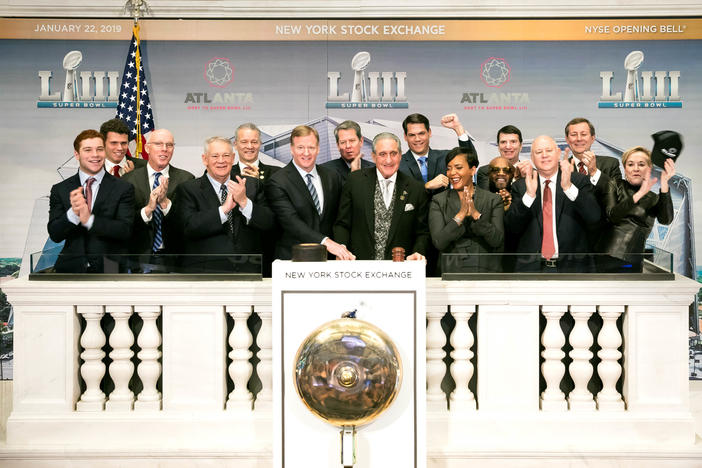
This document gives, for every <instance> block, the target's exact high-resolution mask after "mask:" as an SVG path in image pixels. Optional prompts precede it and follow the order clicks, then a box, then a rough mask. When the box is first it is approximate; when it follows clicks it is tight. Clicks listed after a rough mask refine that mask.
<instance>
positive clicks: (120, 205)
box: [47, 130, 134, 273]
mask: <svg viewBox="0 0 702 468" xmlns="http://www.w3.org/2000/svg"><path fill="white" fill-rule="evenodd" d="M73 149H74V155H75V158H76V159H77V160H78V173H77V174H76V175H74V176H72V177H69V178H68V179H66V180H64V181H63V182H59V183H58V184H56V185H54V186H53V187H51V196H50V199H49V223H48V225H47V229H48V231H49V237H51V240H52V241H54V242H62V241H65V244H64V246H63V249H62V250H61V253H60V254H59V257H58V259H57V260H56V265H55V269H56V272H58V273H85V272H89V273H102V272H105V271H106V270H108V272H115V273H116V272H117V265H118V264H119V263H121V262H120V258H119V257H117V256H116V257H113V258H112V259H111V260H112V261H113V262H114V266H113V267H112V266H110V265H109V262H108V264H106V263H105V261H104V260H105V257H106V256H109V255H110V254H124V253H126V252H127V240H128V239H129V236H130V235H131V232H132V222H133V219H134V187H132V186H131V185H130V184H128V183H126V182H123V181H121V180H118V179H116V178H114V177H112V176H111V175H109V174H107V173H106V172H105V170H104V168H103V164H104V161H105V139H104V137H103V136H102V134H100V133H99V132H97V131H96V130H84V131H82V132H81V133H79V134H78V136H77V137H76V138H75V140H74V142H73Z"/></svg>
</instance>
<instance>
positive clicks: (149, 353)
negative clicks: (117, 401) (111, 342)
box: [134, 305, 161, 411]
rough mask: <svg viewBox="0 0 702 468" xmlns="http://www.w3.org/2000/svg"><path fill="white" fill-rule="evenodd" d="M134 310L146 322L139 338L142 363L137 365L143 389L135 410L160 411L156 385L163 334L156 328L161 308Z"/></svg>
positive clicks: (159, 395)
mask: <svg viewBox="0 0 702 468" xmlns="http://www.w3.org/2000/svg"><path fill="white" fill-rule="evenodd" d="M134 310H135V312H136V313H137V314H139V317H141V319H142V320H143V321H144V324H143V325H142V327H141V331H140V332H139V337H138V338H137V345H139V348H141V350H140V351H139V352H138V353H137V357H138V358H139V360H140V361H141V362H139V364H138V365H137V374H138V375H139V378H140V379H141V383H142V385H143V389H142V390H141V392H139V395H138V396H137V401H136V402H135V403H134V409H135V410H137V411H158V410H160V409H161V393H160V392H159V391H158V390H157V389H156V383H157V381H158V378H159V376H160V375H161V363H160V362H159V359H160V358H161V351H159V350H158V347H159V346H160V345H161V334H160V333H159V331H158V327H157V326H156V320H157V319H158V317H159V316H160V315H161V307H160V306H148V305H146V306H144V305H138V306H135V307H134Z"/></svg>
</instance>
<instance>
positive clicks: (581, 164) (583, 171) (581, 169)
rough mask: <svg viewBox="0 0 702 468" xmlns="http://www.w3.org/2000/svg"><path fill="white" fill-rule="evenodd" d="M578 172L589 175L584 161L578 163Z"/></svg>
mask: <svg viewBox="0 0 702 468" xmlns="http://www.w3.org/2000/svg"><path fill="white" fill-rule="evenodd" d="M578 172H579V173H581V174H585V175H587V171H586V170H585V164H583V162H582V161H580V162H579V163H578Z"/></svg>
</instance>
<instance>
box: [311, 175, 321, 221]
mask: <svg viewBox="0 0 702 468" xmlns="http://www.w3.org/2000/svg"><path fill="white" fill-rule="evenodd" d="M307 190H309V191H310V195H312V201H313V202H314V207H315V208H317V213H319V214H320V215H321V214H322V207H321V206H320V205H319V195H317V189H316V188H314V184H313V183H312V174H307Z"/></svg>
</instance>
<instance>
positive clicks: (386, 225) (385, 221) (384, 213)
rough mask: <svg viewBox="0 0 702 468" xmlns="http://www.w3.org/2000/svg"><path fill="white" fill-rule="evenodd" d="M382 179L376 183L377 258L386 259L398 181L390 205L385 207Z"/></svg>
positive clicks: (375, 231)
mask: <svg viewBox="0 0 702 468" xmlns="http://www.w3.org/2000/svg"><path fill="white" fill-rule="evenodd" d="M380 183H381V182H380V181H378V183H377V184H375V196H374V200H373V201H374V205H375V220H374V221H375V227H374V234H375V259H376V260H384V259H385V247H386V244H387V243H388V233H389V232H390V223H392V212H393V209H394V208H395V187H396V186H397V181H396V182H395V184H393V189H392V197H391V198H390V206H389V207H388V208H385V201H384V200H383V192H382V190H381V188H380Z"/></svg>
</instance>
